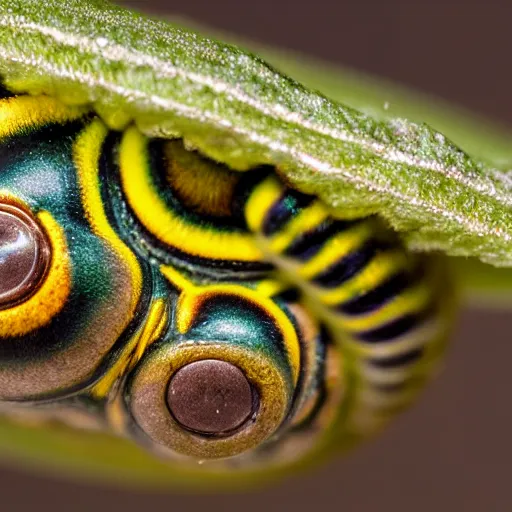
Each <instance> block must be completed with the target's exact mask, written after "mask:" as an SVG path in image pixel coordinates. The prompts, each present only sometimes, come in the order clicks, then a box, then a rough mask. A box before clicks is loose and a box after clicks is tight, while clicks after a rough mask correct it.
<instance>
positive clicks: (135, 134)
mask: <svg viewBox="0 0 512 512" xmlns="http://www.w3.org/2000/svg"><path fill="white" fill-rule="evenodd" d="M120 168H121V181H122V184H123V189H124V191H125V193H126V197H127V199H128V202H129V204H130V206H131V207H132V209H133V210H134V212H135V214H136V215H137V217H138V219H139V220H140V221H141V222H142V224H143V225H144V226H145V227H146V228H147V229H148V230H149V231H150V232H151V233H152V234H153V235H154V236H156V237H157V238H158V239H159V240H160V241H162V242H163V243H165V244H167V245H169V246H171V247H176V248H177V249H179V250H181V251H184V252H186V253H188V254H192V255H194V256H199V257H204V258H213V259H221V260H237V261H261V260H262V259H263V256H262V253H261V251H260V250H259V249H258V248H257V247H256V245H255V244H254V240H253V237H252V236H251V235H250V234H240V233H222V232H218V231H215V230H211V231H210V230H208V229H206V228H204V227H201V226H197V225H194V224H192V223H187V222H186V221H185V220H184V219H182V218H181V217H179V216H178V215H176V214H175V213H174V212H173V211H172V210H171V209H170V208H169V207H168V206H167V205H166V204H165V202H164V201H163V200H162V199H161V197H160V196H159V195H158V192H157V191H156V190H155V189H154V186H153V184H152V182H151V176H150V170H149V169H148V159H147V139H146V138H145V137H144V136H143V135H142V134H141V133H139V131H138V130H137V129H136V128H135V127H131V128H128V129H127V131H126V133H125V135H124V137H123V140H122V142H121V148H120Z"/></svg>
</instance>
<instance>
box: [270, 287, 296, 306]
mask: <svg viewBox="0 0 512 512" xmlns="http://www.w3.org/2000/svg"><path fill="white" fill-rule="evenodd" d="M272 298H273V299H275V300H276V299H277V300H282V301H284V302H288V303H292V302H299V300H300V291H299V290H298V289H297V288H288V289H287V290H284V291H282V292H280V293H278V294H276V295H274V296H273V297H272Z"/></svg>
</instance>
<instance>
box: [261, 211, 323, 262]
mask: <svg viewBox="0 0 512 512" xmlns="http://www.w3.org/2000/svg"><path fill="white" fill-rule="evenodd" d="M328 216H329V213H328V212H327V210H326V208H325V206H324V205H323V204H322V203H321V202H320V201H315V202H314V203H313V204H311V205H310V206H308V207H307V208H305V209H304V210H302V211H301V212H300V213H299V214H298V215H297V216H296V217H294V218H293V219H291V220H290V222H289V223H288V224H287V225H286V226H285V227H284V228H283V229H282V230H281V231H280V232H279V233H277V234H276V235H275V236H273V237H272V238H271V239H270V245H269V247H270V250H271V251H273V252H274V253H278V254H279V253H281V252H283V251H284V250H285V249H286V248H287V247H288V246H289V245H290V244H291V243H292V242H293V241H294V240H295V239H296V238H297V237H298V236H300V235H302V234H303V233H305V232H306V231H309V230H310V229H313V228H315V227H316V226H318V225H319V224H320V223H322V222H323V221H324V220H325V219H326V218H327V217H328Z"/></svg>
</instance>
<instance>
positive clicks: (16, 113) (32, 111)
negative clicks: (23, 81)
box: [0, 96, 87, 139]
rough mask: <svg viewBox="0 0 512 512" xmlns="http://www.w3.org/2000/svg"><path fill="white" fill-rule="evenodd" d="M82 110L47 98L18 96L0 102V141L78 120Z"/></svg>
mask: <svg viewBox="0 0 512 512" xmlns="http://www.w3.org/2000/svg"><path fill="white" fill-rule="evenodd" d="M86 112H87V110H86V109H84V108H77V107H68V106H65V105H63V104H62V103H61V102H59V101H58V100H56V99H54V98H51V97H49V96H18V97H15V98H7V99H4V100H1V101H0V139H4V138H6V137H11V136H13V135H17V134H20V133H22V132H27V131H30V130H33V129H36V128H39V127H41V126H43V125H45V124H47V123H66V122H69V121H73V120H75V119H79V118H80V117H82V116H83V115H84V114H85V113H86Z"/></svg>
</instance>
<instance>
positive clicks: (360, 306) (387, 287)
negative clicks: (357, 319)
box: [336, 271, 415, 315]
mask: <svg viewBox="0 0 512 512" xmlns="http://www.w3.org/2000/svg"><path fill="white" fill-rule="evenodd" d="M414 278H415V276H413V275H412V274H410V273H408V272H405V271H404V272H400V273H398V274H394V275H393V276H391V277H390V278H389V279H387V280H386V281H384V282H383V283H382V284H380V285H379V286H377V287H375V288H374V289H373V290H370V291H369V292H367V293H365V294H364V295H359V296H357V297H354V298H353V299H350V300H348V301H346V302H344V303H342V304H340V305H339V306H338V307H337V308H336V310H337V311H340V312H341V313H345V314H347V315H363V314H366V313H371V312H372V311H375V310H376V309H378V308H380V307H382V306H384V305H385V304H386V303H388V302H389V301H390V300H392V299H394V298H395V297H397V296H398V295H399V294H400V293H402V292H403V291H404V290H405V289H406V288H407V287H408V286H410V285H411V283H412V280H413V279H414Z"/></svg>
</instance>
